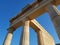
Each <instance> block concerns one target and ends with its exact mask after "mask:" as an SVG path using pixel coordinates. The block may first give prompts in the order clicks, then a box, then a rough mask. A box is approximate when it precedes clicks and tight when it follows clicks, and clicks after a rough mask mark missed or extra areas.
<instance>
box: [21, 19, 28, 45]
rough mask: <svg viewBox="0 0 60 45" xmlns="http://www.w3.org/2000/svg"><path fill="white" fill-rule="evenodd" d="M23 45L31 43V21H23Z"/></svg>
mask: <svg viewBox="0 0 60 45" xmlns="http://www.w3.org/2000/svg"><path fill="white" fill-rule="evenodd" d="M21 39H22V40H21V41H22V42H21V45H29V21H26V20H24V21H23V34H22V38H21Z"/></svg>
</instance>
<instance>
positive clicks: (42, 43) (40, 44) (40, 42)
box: [37, 31, 44, 45]
mask: <svg viewBox="0 0 60 45" xmlns="http://www.w3.org/2000/svg"><path fill="white" fill-rule="evenodd" d="M37 39H38V45H44V42H43V37H42V32H41V31H38V32H37Z"/></svg>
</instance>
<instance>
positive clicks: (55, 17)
mask: <svg viewBox="0 0 60 45" xmlns="http://www.w3.org/2000/svg"><path fill="white" fill-rule="evenodd" d="M47 10H48V12H49V14H50V17H51V19H52V22H53V24H54V26H55V28H56V31H57V33H58V36H59V38H60V11H59V10H58V9H57V7H56V6H55V5H52V4H49V5H48V6H47Z"/></svg>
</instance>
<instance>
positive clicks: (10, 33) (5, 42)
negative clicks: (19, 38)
mask: <svg viewBox="0 0 60 45" xmlns="http://www.w3.org/2000/svg"><path fill="white" fill-rule="evenodd" d="M12 34H13V31H12V30H9V31H8V33H7V36H6V38H5V41H4V43H3V45H10V43H11V40H12Z"/></svg>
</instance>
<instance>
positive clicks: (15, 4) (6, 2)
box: [0, 0, 60, 45]
mask: <svg viewBox="0 0 60 45" xmlns="http://www.w3.org/2000/svg"><path fill="white" fill-rule="evenodd" d="M33 1H34V0H0V45H2V44H3V41H4V39H5V36H6V34H7V28H8V27H9V25H10V23H9V20H10V18H11V17H13V16H15V15H16V14H17V13H18V12H20V11H21V10H22V8H23V7H25V6H26V5H27V4H29V3H31V2H33ZM57 8H58V9H59V10H60V6H58V7H57ZM36 20H37V21H38V22H39V23H40V24H41V25H42V26H43V27H44V28H45V29H46V30H47V31H48V32H49V33H50V34H51V35H52V36H53V38H54V40H55V43H60V40H59V39H58V37H57V34H56V31H55V28H54V27H53V24H52V22H51V19H50V17H49V14H48V13H45V14H43V15H42V16H39V17H38V18H36ZM21 31H22V27H20V28H18V29H17V30H16V31H15V32H14V34H13V39H12V43H11V45H19V42H20V35H21ZM30 45H37V37H36V33H35V32H34V30H33V29H32V28H30Z"/></svg>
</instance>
